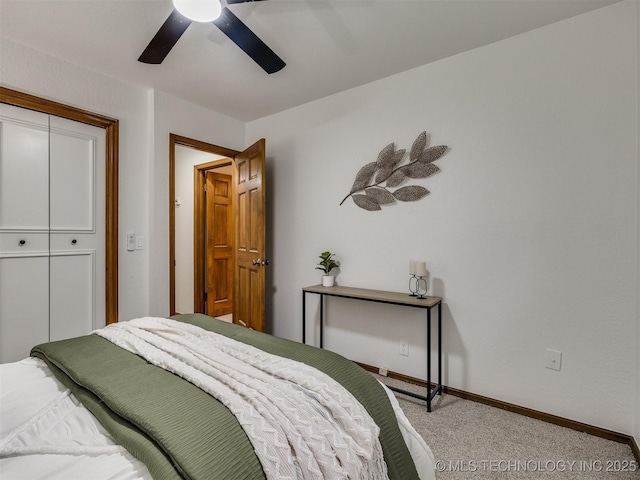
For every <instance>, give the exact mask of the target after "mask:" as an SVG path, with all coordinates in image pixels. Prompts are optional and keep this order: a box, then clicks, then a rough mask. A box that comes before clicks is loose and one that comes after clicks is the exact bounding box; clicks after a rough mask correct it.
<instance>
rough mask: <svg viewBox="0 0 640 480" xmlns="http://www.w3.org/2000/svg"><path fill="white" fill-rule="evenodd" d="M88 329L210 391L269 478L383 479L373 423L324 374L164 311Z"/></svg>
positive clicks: (356, 402) (379, 451)
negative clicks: (241, 431)
mask: <svg viewBox="0 0 640 480" xmlns="http://www.w3.org/2000/svg"><path fill="white" fill-rule="evenodd" d="M94 333H96V334H98V335H100V336H101V337H104V338H106V339H107V340H110V341H111V342H113V343H114V344H116V345H118V346H120V347H122V348H124V349H126V350H128V351H130V352H133V353H135V354H137V355H140V356H141V357H143V358H145V359H146V360H147V361H148V362H150V363H152V364H154V365H156V366H158V367H161V368H163V369H165V370H168V371H170V372H172V373H175V374H176V375H179V376H180V377H182V378H184V379H185V380H188V381H189V382H191V383H193V384H194V385H196V386H197V387H199V388H200V389H202V390H204V391H205V392H207V393H209V394H210V395H212V396H213V397H215V398H216V399H217V400H219V401H220V402H221V403H223V404H224V405H225V406H226V407H227V408H229V410H230V411H231V412H232V413H233V414H234V415H235V416H236V417H237V419H238V421H239V423H240V425H241V426H242V428H243V429H244V431H245V432H246V434H247V436H248V437H249V439H250V441H251V443H252V445H253V448H254V450H255V452H256V454H257V456H258V459H259V460H260V463H261V464H262V467H263V470H264V472H265V474H266V477H267V479H268V480H271V479H282V480H284V479H291V480H294V479H305V480H306V479H318V480H322V479H325V480H329V479H354V480H356V479H358V480H378V479H380V480H386V479H388V477H387V466H386V464H385V462H384V459H383V454H382V447H381V445H380V441H379V440H378V433H379V427H378V426H377V425H376V424H375V422H374V421H373V419H372V418H371V417H370V416H369V414H368V413H367V411H366V410H365V409H364V407H363V406H362V405H361V404H360V403H359V402H358V401H357V400H356V399H355V398H354V397H353V396H352V395H351V393H349V392H348V391H347V390H346V389H345V388H344V387H342V386H341V385H340V384H339V383H337V382H336V381H335V380H333V379H332V378H331V377H329V376H328V375H326V374H324V373H322V372H320V371H318V370H316V369H315V368H312V367H309V366H308V365H305V364H303V363H300V362H296V361H293V360H290V359H287V358H283V357H279V356H277V355H271V354H269V353H266V352H264V351H262V350H260V349H258V348H255V347H252V346H250V345H246V344H244V343H242V342H238V341H235V340H232V339H229V338H227V337H225V336H223V335H219V334H216V333H213V332H209V331H206V330H204V329H202V328H200V327H196V326H194V325H190V324H185V323H182V322H176V321H174V320H169V319H162V318H151V317H146V318H138V319H135V320H130V321H127V322H120V323H115V324H112V325H109V326H107V327H106V328H103V329H101V330H96V331H95V332H94Z"/></svg>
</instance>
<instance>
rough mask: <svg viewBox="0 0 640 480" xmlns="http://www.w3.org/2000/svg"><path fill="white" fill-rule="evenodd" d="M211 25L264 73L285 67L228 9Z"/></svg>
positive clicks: (223, 10) (224, 9)
mask: <svg viewBox="0 0 640 480" xmlns="http://www.w3.org/2000/svg"><path fill="white" fill-rule="evenodd" d="M227 3H232V2H227ZM236 3H237V2H236ZM213 24H214V25H215V26H216V27H218V28H219V29H220V30H222V33H224V34H225V35H226V36H227V37H229V38H230V39H231V40H232V41H233V42H234V43H235V44H236V45H238V46H239V47H240V48H241V49H242V50H244V52H245V53H246V54H247V55H249V56H250V57H251V58H252V59H253V61H254V62H256V63H257V64H258V65H260V66H261V67H262V69H263V70H264V71H265V72H267V73H275V72H278V71H280V70H282V69H283V68H284V66H285V65H286V63H284V61H283V60H282V59H281V58H280V57H279V56H278V55H276V54H275V52H274V51H273V50H271V49H270V48H269V47H268V46H267V45H266V44H265V43H264V42H263V41H262V40H260V39H259V38H258V36H257V35H256V34H255V33H253V32H252V31H251V30H250V29H249V27H247V26H246V25H245V24H244V23H242V21H241V20H240V19H239V18H238V17H236V16H235V15H234V14H233V13H231V11H230V10H229V9H228V8H226V7H225V8H223V9H222V13H221V14H220V17H218V18H217V19H216V20H214V21H213Z"/></svg>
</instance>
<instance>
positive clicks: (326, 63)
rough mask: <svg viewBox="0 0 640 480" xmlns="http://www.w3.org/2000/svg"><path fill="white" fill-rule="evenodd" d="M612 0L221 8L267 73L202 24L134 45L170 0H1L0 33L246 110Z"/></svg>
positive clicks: (273, 3)
mask: <svg viewBox="0 0 640 480" xmlns="http://www.w3.org/2000/svg"><path fill="white" fill-rule="evenodd" d="M615 1H617V0H269V1H263V2H251V3H244V4H236V5H231V6H230V7H229V8H230V10H232V12H233V13H235V14H236V16H238V17H239V18H240V19H241V20H242V21H243V22H244V23H245V24H246V25H247V26H249V28H251V29H252V30H253V31H254V32H255V33H256V34H257V35H258V36H259V37H260V38H261V39H262V40H263V41H264V42H265V43H266V44H267V45H269V46H270V47H271V48H272V49H273V50H274V51H275V52H276V53H277V54H278V55H279V56H280V57H281V58H282V59H283V60H284V61H285V62H286V63H287V66H286V67H285V68H284V69H283V70H281V71H280V72H277V73H275V74H272V75H267V74H266V73H265V72H264V71H263V70H262V69H261V68H260V67H258V66H257V65H256V64H255V63H254V62H253V61H252V60H251V59H250V58H249V57H248V56H247V55H246V54H245V53H244V52H242V51H241V50H240V49H239V48H238V47H237V46H236V45H235V44H234V43H232V42H231V41H230V40H229V39H228V38H227V37H226V36H225V35H224V34H223V33H222V32H221V31H220V30H218V29H217V28H216V27H215V26H214V25H212V24H197V23H193V24H192V25H191V26H190V27H189V29H188V30H187V31H186V33H185V34H184V35H183V36H182V38H180V40H179V41H178V43H177V45H176V46H175V47H174V48H173V50H172V51H171V52H170V53H169V55H168V56H167V58H166V59H165V61H164V62H163V63H162V64H161V65H146V64H142V63H139V62H138V61H137V58H138V56H139V55H140V53H141V52H142V50H144V48H145V47H146V45H147V44H148V43H149V41H150V40H151V38H152V37H153V35H155V33H156V31H157V30H158V28H159V27H160V25H162V23H163V22H164V20H165V19H166V18H167V16H168V15H169V13H170V12H171V11H172V9H173V6H172V3H171V0H0V36H2V37H6V38H8V39H11V40H13V41H15V42H17V43H20V44H23V45H26V46H29V47H31V48H34V49H36V50H39V51H42V52H45V53H48V54H50V55H52V56H54V57H58V58H61V59H63V60H66V61H68V62H70V63H73V64H77V65H82V66H84V67H85V68H88V69H90V70H94V71H96V72H100V73H103V74H105V75H108V76H110V77H114V78H116V79H119V80H122V81H125V82H127V83H133V84H137V85H141V86H145V87H153V88H156V89H158V90H162V91H164V92H167V93H170V94H172V95H174V96H176V97H180V98H183V99H185V100H188V101H191V102H193V103H196V104H199V105H203V106H205V107H207V108H209V109H212V110H215V111H217V112H220V113H223V114H225V115H228V116H231V117H235V118H237V119H239V120H243V121H250V120H254V119H256V118H260V117H263V116H266V115H270V114H272V113H276V112H279V111H282V110H286V109H288V108H291V107H294V106H296V105H300V104H303V103H307V102H309V101H312V100H315V99H318V98H322V97H324V96H327V95H331V94H333V93H336V92H340V91H342V90H346V89H348V88H352V87H356V86H358V85H363V84H365V83H369V82H372V81H374V80H377V79H380V78H383V77H387V76H389V75H393V74H395V73H399V72H402V71H405V70H408V69H410V68H414V67H417V66H420V65H424V64H427V63H430V62H433V61H436V60H439V59H442V58H445V57H448V56H451V55H455V54H457V53H460V52H464V51H467V50H470V49H473V48H477V47H480V46H482V45H487V44H489V43H492V42H496V41H499V40H502V39H505V38H507V37H510V36H513V35H518V34H520V33H523V32H526V31H528V30H532V29H535V28H538V27H541V26H544V25H547V24H550V23H554V22H557V21H560V20H564V19H566V18H569V17H572V16H575V15H579V14H581V13H584V12H587V11H589V10H593V9H596V8H600V7H603V6H605V5H609V4H611V3H615Z"/></svg>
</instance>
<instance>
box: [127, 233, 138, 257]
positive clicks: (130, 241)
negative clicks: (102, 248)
mask: <svg viewBox="0 0 640 480" xmlns="http://www.w3.org/2000/svg"><path fill="white" fill-rule="evenodd" d="M135 249H136V236H135V234H133V233H127V250H128V251H130V252H133V251H134V250H135Z"/></svg>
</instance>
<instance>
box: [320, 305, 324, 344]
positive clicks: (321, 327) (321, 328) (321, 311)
mask: <svg viewBox="0 0 640 480" xmlns="http://www.w3.org/2000/svg"><path fill="white" fill-rule="evenodd" d="M323 310H324V295H322V294H321V295H320V348H323V347H324V311H323Z"/></svg>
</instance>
